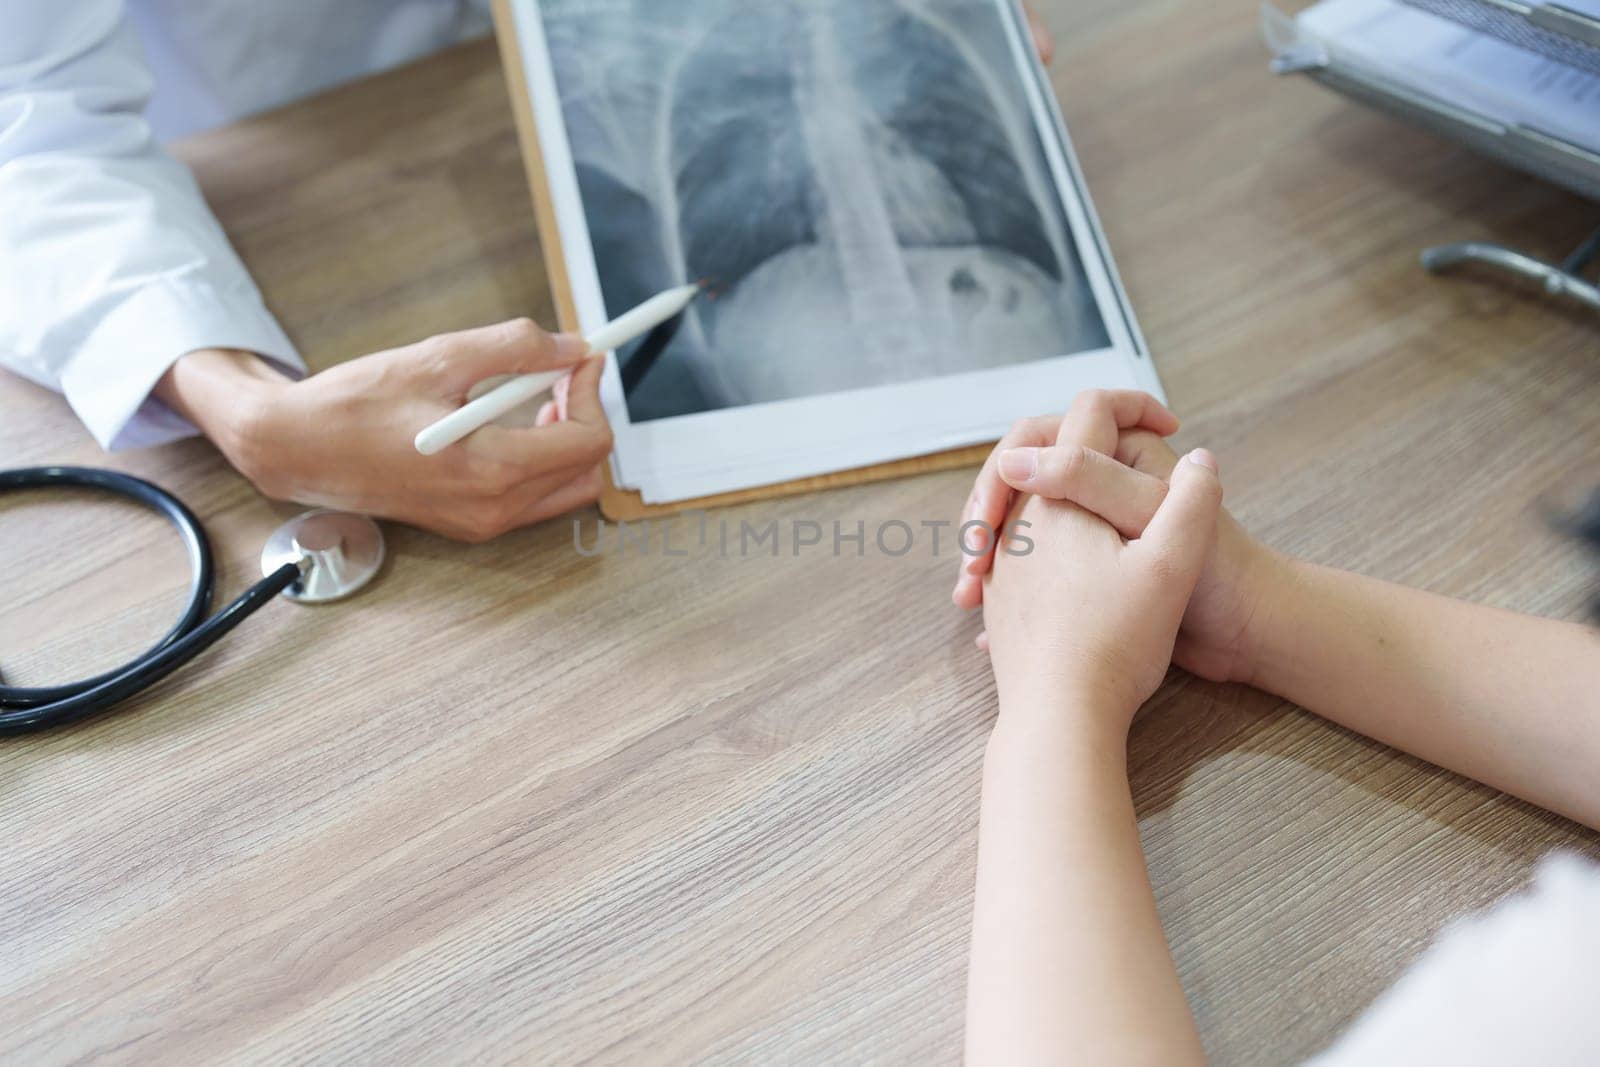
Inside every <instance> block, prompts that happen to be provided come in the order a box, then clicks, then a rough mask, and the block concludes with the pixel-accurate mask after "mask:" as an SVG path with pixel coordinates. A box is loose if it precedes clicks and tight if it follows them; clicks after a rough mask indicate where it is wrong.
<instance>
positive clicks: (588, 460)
mask: <svg viewBox="0 0 1600 1067" xmlns="http://www.w3.org/2000/svg"><path fill="white" fill-rule="evenodd" d="M604 369H605V362H604V360H603V359H602V358H600V357H598V356H597V357H593V358H591V359H589V360H587V361H586V362H585V363H584V364H583V366H581V367H579V368H578V370H577V371H576V372H575V373H574V374H573V376H572V384H571V387H570V390H569V401H568V407H567V417H566V418H565V419H564V420H562V421H559V422H553V423H547V424H545V425H540V426H536V427H534V428H533V429H513V428H511V427H505V426H485V427H484V428H483V429H481V430H479V431H478V432H477V433H475V434H473V435H472V436H471V437H469V438H467V445H468V451H469V453H470V460H469V463H470V464H471V466H472V468H473V470H474V473H473V476H472V477H471V480H472V481H473V482H475V483H481V484H483V485H485V486H486V487H487V488H490V489H492V490H494V491H496V492H506V491H508V490H510V489H512V488H514V487H515V486H517V485H520V484H521V483H522V482H524V481H526V480H528V479H529V478H532V477H538V476H542V475H545V474H548V473H550V472H553V471H559V470H563V469H566V468H569V467H593V466H597V465H598V464H599V463H600V461H601V460H603V459H605V458H606V457H607V456H609V455H610V454H611V447H612V440H613V439H612V434H611V426H610V424H608V423H607V422H606V418H605V412H604V411H603V410H602V409H601V407H600V375H601V372H602V371H603V370H604ZM541 421H542V420H541Z"/></svg>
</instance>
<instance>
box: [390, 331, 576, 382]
mask: <svg viewBox="0 0 1600 1067" xmlns="http://www.w3.org/2000/svg"><path fill="white" fill-rule="evenodd" d="M416 347H417V349H418V350H419V351H420V352H421V353H422V354H423V355H424V356H425V357H426V360H427V366H428V368H429V370H430V371H431V373H432V374H433V375H434V376H435V380H436V382H437V383H438V387H439V390H440V394H441V395H443V396H447V397H461V396H465V395H466V394H467V393H468V392H470V391H471V389H472V387H473V386H475V385H477V384H478V383H480V382H483V381H486V380H488V379H490V378H494V377H497V376H499V375H502V374H534V373H537V372H539V371H553V370H562V369H564V368H567V367H576V366H578V365H579V364H580V363H581V362H582V361H583V358H584V357H585V356H586V355H588V353H589V345H588V343H587V342H586V341H584V339H583V338H581V337H578V336H577V335H575V334H552V333H549V332H547V331H545V330H543V329H540V328H539V326H538V325H537V324H535V323H534V322H533V321H532V320H530V319H511V320H509V321H507V322H499V323H495V324H494V325H493V326H480V327H478V328H476V329H472V330H461V331H458V332H456V333H447V334H440V335H439V336H437V337H430V338H428V339H427V340H426V341H423V342H421V344H420V345H418V346H416Z"/></svg>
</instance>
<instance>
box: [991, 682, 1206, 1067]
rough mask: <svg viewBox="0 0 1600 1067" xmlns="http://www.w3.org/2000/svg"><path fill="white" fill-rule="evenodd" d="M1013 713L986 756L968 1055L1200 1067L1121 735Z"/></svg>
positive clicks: (1067, 718)
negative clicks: (1158, 903)
mask: <svg viewBox="0 0 1600 1067" xmlns="http://www.w3.org/2000/svg"><path fill="white" fill-rule="evenodd" d="M1082 718H1083V716H1082V715H1081V714H1080V715H1064V716H1049V717H1043V716H1041V717H1039V718H1037V719H1030V718H1029V717H1028V715H1027V714H1026V709H1023V710H1022V711H1019V709H1016V708H1003V709H1002V711H1001V719H1000V725H999V726H998V727H996V729H995V733H994V737H993V738H992V739H991V740H990V742H989V750H988V755H987V757H986V759H985V761H984V780H983V808H982V816H981V819H980V830H979V846H978V889H977V901H976V905H975V909H974V916H973V930H972V961H971V971H970V974H969V976H968V988H967V1059H968V1061H969V1062H971V1063H974V1064H989V1063H1004V1064H1029V1063H1061V1062H1077V1063H1106V1064H1116V1063H1164V1064H1183V1063H1198V1062H1202V1060H1203V1054H1202V1053H1201V1050H1200V1042H1199V1037H1198V1035H1197V1033H1196V1031H1195V1027H1194V1021H1193V1018H1192V1016H1191V1015H1190V1012H1189V1006H1188V1003H1187V1002H1186V1001H1185V1000H1184V996H1183V990H1182V987H1181V986H1180V985H1179V983H1178V977H1177V973H1176V971H1175V970H1174V968H1173V964H1172V959H1171V956H1170V954H1169V953H1168V950H1167V943H1166V940H1165V938H1164V936H1163V934H1162V932H1161V922H1160V918H1159V916H1158V915H1157V913H1156V907H1155V899H1154V897H1153V895H1152V893H1151V890H1150V882H1149V876H1148V874H1147V873H1146V871H1145V865H1144V855H1143V853H1142V852H1141V851H1140V844H1139V827H1138V824H1137V822H1136V821H1135V818H1134V810H1133V802H1132V799H1131V798H1130V796H1129V792H1128V779H1127V772H1126V759H1125V747H1126V742H1125V739H1124V738H1122V737H1117V736H1114V732H1110V731H1107V733H1110V734H1112V736H1104V737H1102V736H1097V735H1096V733H1095V732H1094V730H1093V729H1092V728H1088V727H1085V726H1084V725H1083V723H1082V721H1081V719H1082Z"/></svg>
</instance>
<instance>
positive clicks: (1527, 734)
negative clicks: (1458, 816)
mask: <svg viewBox="0 0 1600 1067" xmlns="http://www.w3.org/2000/svg"><path fill="white" fill-rule="evenodd" d="M1288 567H1289V578H1288V580H1287V581H1285V582H1283V583H1281V584H1280V587H1279V590H1278V592H1277V593H1276V594H1275V595H1274V597H1273V598H1272V602H1271V605H1270V606H1269V608H1268V611H1267V612H1266V620H1265V625H1264V626H1263V627H1262V628H1261V629H1262V635H1261V642H1262V643H1261V646H1260V648H1259V650H1258V653H1257V657H1256V673H1255V677H1254V678H1253V683H1254V684H1255V685H1256V686H1257V687H1258V688H1261V689H1266V690H1268V691H1269V692H1272V693H1276V694H1278V695H1279V696H1282V697H1285V698H1287V699H1289V700H1292V701H1294V702H1295V703H1296V704H1299V705H1301V706H1302V707H1305V708H1308V709H1310V710H1311V711H1314V712H1316V713H1318V714H1320V715H1323V716H1326V717H1327V718H1329V719H1332V720H1333V721H1334V722H1337V723H1339V724H1341V725H1343V726H1346V727H1349V728H1350V729H1352V730H1355V731H1358V732H1359V733H1363V734H1366V735H1367V736H1369V737H1372V738H1375V739H1377V740H1379V741H1383V742H1385V743H1386V744H1390V745H1393V746H1394V747H1396V748H1399V749H1403V750H1405V751H1406V752H1410V753H1411V754H1412V755H1415V756H1418V757H1420V758H1422V759H1425V760H1428V761H1429V762H1431V763H1436V764H1438V765H1439V766H1441V767H1447V768H1449V769H1450V770H1453V771H1456V772H1458V773H1460V774H1464V775H1466V776H1468V777H1470V778H1475V779H1477V780H1479V781H1481V782H1485V783H1487V784H1488V785H1492V786H1494V787H1495V788H1497V789H1502V790H1504V791H1506V792H1508V793H1512V794H1514V795H1516V796H1519V797H1521V798H1523V799H1524V800H1527V801H1530V802H1531V803H1534V804H1538V805H1539V806H1541V807H1544V808H1548V809H1550V810H1551V811H1556V812H1559V813H1561V814H1563V815H1566V816H1568V817H1569V818H1572V819H1576V820H1577V821H1578V822H1581V823H1584V824H1585V825H1588V826H1591V827H1597V828H1600V635H1596V634H1595V633H1594V632H1593V631H1591V630H1590V629H1588V628H1587V627H1583V626H1579V625H1575V624H1572V623H1562V622H1555V621H1552V620H1549V619H1539V618H1533V617H1530V616H1526V615H1518V614H1515V613H1513V612H1508V611H1500V610H1497V609H1494V608H1486V607H1481V606H1477V605H1472V604H1467V603H1463V602H1461V601H1457V600H1451V599H1448V598H1446V597H1440V596H1434V595H1432V594H1430V593H1423V592H1420V591H1418V590H1415V589H1407V588H1405V587H1403V586H1398V585H1391V584H1389V583H1386V582H1380V581H1377V580H1375V579H1371V578H1364V577H1361V576H1360V575H1354V574H1348V573H1346V572H1343V571H1336V570H1330V569H1328V568H1324V567H1317V566H1313V565H1311V564H1306V563H1299V562H1293V563H1290V564H1288Z"/></svg>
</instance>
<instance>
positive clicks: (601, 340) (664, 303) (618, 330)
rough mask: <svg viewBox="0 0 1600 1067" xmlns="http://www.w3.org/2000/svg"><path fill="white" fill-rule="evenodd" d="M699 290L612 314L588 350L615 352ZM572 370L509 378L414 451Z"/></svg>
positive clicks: (438, 448) (672, 292)
mask: <svg viewBox="0 0 1600 1067" xmlns="http://www.w3.org/2000/svg"><path fill="white" fill-rule="evenodd" d="M700 291H701V287H700V286H698V285H681V286H679V287H678V288H676V289H669V290H667V291H666V292H664V293H662V294H661V295H660V296H656V297H651V298H650V299H649V300H646V301H645V302H644V303H642V304H640V305H639V306H638V307H636V308H634V309H633V310H632V311H630V312H628V313H627V314H625V315H621V316H619V317H617V318H615V319H612V320H611V321H610V322H608V323H606V324H605V325H604V326H602V327H600V328H599V329H598V330H596V331H595V332H594V333H592V334H590V335H589V336H588V337H587V338H586V339H585V340H587V341H588V343H589V349H590V350H591V351H594V352H614V351H616V350H617V349H619V348H621V347H622V346H623V345H625V344H627V343H628V342H629V341H632V340H633V339H634V338H636V337H642V336H643V335H645V334H647V333H649V332H650V331H651V330H653V329H655V328H656V327H657V326H660V325H661V324H662V323H663V322H666V321H667V320H668V319H670V318H672V317H673V316H674V315H678V314H681V313H682V312H683V309H684V308H686V307H688V306H689V305H690V304H692V303H694V298H695V297H697V296H699V295H700ZM571 373H572V370H571V368H568V369H566V370H553V371H544V372H543V373H540V374H523V375H519V376H518V377H515V378H513V379H511V380H510V381H509V382H506V383H505V384H504V385H502V386H500V387H499V388H498V389H495V390H493V391H491V392H488V393H485V394H484V395H483V396H480V397H479V398H478V399H476V400H474V401H472V402H471V403H469V404H467V405H465V406H464V407H461V408H460V409H458V410H456V411H453V412H451V413H450V414H449V415H446V416H445V417H444V418H442V419H440V420H439V421H438V422H436V423H434V424H433V425H432V426H429V427H428V428H427V429H426V430H423V431H422V432H421V433H419V434H417V442H416V444H417V451H418V452H421V453H422V454H423V455H424V456H434V455H438V454H439V453H440V452H443V451H444V450H445V449H447V448H449V447H450V446H451V445H453V444H455V443H456V442H457V441H459V440H461V439H462V438H463V437H466V436H467V435H468V434H471V433H473V432H475V431H477V430H481V429H483V428H484V427H485V426H487V425H489V424H490V423H491V422H493V421H494V420H495V419H498V418H499V417H500V416H502V415H504V414H505V413H506V412H508V411H512V410H514V409H516V408H518V407H521V406H522V405H523V404H526V403H527V402H528V401H530V400H532V399H533V398H534V397H536V396H538V395H539V394H540V393H542V392H544V391H545V390H546V389H548V388H550V387H551V386H552V385H554V384H556V382H559V381H560V380H561V379H562V378H565V377H566V376H567V375H568V374H571Z"/></svg>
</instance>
